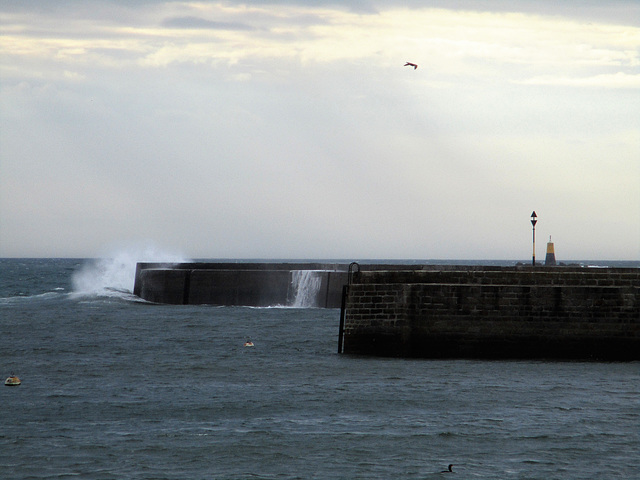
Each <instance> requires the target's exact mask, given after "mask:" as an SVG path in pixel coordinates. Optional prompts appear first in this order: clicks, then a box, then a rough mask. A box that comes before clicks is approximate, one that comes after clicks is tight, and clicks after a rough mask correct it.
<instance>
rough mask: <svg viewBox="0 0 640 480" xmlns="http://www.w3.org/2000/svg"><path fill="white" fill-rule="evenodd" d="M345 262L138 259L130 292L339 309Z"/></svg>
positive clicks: (190, 300) (180, 299) (173, 300)
mask: <svg viewBox="0 0 640 480" xmlns="http://www.w3.org/2000/svg"><path fill="white" fill-rule="evenodd" d="M347 268H348V265H343V264H325V263H179V264H160V263H138V264H137V266H136V277H135V284H134V290H133V293H134V294H135V295H137V296H139V297H141V298H143V299H144V300H147V301H149V302H155V303H167V304H174V305H197V304H209V305H244V306H257V307H266V306H277V305H281V306H295V305H297V306H305V307H318V308H340V302H341V295H342V286H343V285H344V284H346V283H347Z"/></svg>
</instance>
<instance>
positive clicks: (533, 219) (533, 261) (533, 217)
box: [531, 210, 538, 267]
mask: <svg viewBox="0 0 640 480" xmlns="http://www.w3.org/2000/svg"><path fill="white" fill-rule="evenodd" d="M537 222H538V216H537V215H536V212H535V210H534V212H533V213H532V214H531V225H532V226H533V257H531V265H533V266H534V267H535V266H536V223H537Z"/></svg>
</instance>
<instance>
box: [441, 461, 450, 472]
mask: <svg viewBox="0 0 640 480" xmlns="http://www.w3.org/2000/svg"><path fill="white" fill-rule="evenodd" d="M440 473H453V463H450V464H449V467H448V470H442V471H441V472H440Z"/></svg>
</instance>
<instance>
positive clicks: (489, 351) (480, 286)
mask: <svg viewBox="0 0 640 480" xmlns="http://www.w3.org/2000/svg"><path fill="white" fill-rule="evenodd" d="M341 318H343V324H344V325H343V330H342V331H341V332H340V337H341V339H340V345H343V352H344V353H350V354H364V355H380V356H400V357H422V358H527V359H531V358H551V359H554V358H556V359H597V360H624V361H628V360H640V269H613V268H606V269H590V268H580V267H577V268H573V267H571V268H569V267H560V268H559V267H548V268H547V267H538V268H531V267H529V268H525V267H502V268H501V267H495V268H489V267H479V268H477V267H467V268H464V267H463V268H457V269H454V270H451V269H441V270H438V269H437V268H436V269H433V270H430V271H405V272H403V271H387V272H367V271H362V272H357V273H354V275H353V277H352V282H351V283H350V285H348V286H347V287H346V288H345V298H344V309H343V311H342V312H341Z"/></svg>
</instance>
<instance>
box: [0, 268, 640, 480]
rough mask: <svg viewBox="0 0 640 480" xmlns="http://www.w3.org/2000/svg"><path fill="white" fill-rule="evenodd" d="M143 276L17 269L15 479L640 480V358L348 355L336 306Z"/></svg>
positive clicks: (4, 437)
mask: <svg viewBox="0 0 640 480" xmlns="http://www.w3.org/2000/svg"><path fill="white" fill-rule="evenodd" d="M134 267H135V265H134V264H131V265H120V264H118V265H115V264H109V263H108V262H97V263H94V262H89V261H84V260H57V259H41V260H19V259H4V260H0V375H3V377H2V380H4V378H6V377H7V376H9V375H10V374H11V373H15V374H16V375H18V376H19V377H20V378H21V379H22V385H21V386H19V387H5V386H0V408H1V411H2V427H1V428H0V452H1V455H0V478H4V479H28V478H32V479H40V478H56V479H65V478H81V479H396V478H402V479H437V478H471V479H545V480H547V479H563V480H565V479H569V480H570V479H625V480H628V479H634V478H635V479H638V478H640V364H639V363H638V362H633V363H597V362H584V363H583V362H542V361H531V362H527V361H461V360H458V361H429V360H402V359H384V358H366V357H364V358H363V357H353V356H346V355H338V354H337V353H336V352H337V335H338V322H339V311H337V310H322V309H315V308H290V307H274V308H245V307H213V306H166V305H154V304H149V303H145V302H142V301H139V300H138V299H136V297H133V296H132V295H131V294H130V293H129V292H128V290H129V291H130V290H132V288H133V284H132V282H133V272H132V271H131V269H132V268H134ZM127 282H130V283H127ZM249 338H250V339H251V340H252V341H253V342H254V344H255V347H253V348H247V347H244V346H243V344H244V342H245V341H246V340H247V339H249ZM450 463H452V464H454V467H453V470H454V472H455V473H453V474H444V473H440V471H441V470H444V469H445V468H446V466H447V465H448V464H450Z"/></svg>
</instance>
